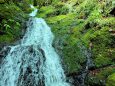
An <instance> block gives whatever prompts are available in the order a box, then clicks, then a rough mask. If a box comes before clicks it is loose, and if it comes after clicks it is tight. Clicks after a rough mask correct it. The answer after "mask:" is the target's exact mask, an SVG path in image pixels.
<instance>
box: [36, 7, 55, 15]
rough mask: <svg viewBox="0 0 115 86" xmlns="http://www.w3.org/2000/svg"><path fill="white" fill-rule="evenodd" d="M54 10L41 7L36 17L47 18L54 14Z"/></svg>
mask: <svg viewBox="0 0 115 86" xmlns="http://www.w3.org/2000/svg"><path fill="white" fill-rule="evenodd" d="M54 12H55V8H54V7H53V6H42V7H41V8H40V9H39V14H38V15H37V16H38V17H48V15H49V16H51V15H52V14H54Z"/></svg>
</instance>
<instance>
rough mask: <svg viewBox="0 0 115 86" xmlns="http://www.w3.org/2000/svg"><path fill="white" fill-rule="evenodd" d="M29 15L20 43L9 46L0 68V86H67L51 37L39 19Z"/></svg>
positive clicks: (33, 13)
mask: <svg viewBox="0 0 115 86" xmlns="http://www.w3.org/2000/svg"><path fill="white" fill-rule="evenodd" d="M36 12H37V9H35V8H34V11H33V12H32V13H31V14H30V16H32V17H31V18H30V19H29V21H28V25H27V26H28V28H27V32H26V34H25V36H24V37H23V39H22V40H21V44H19V45H16V46H11V50H10V52H9V54H8V55H7V56H6V57H5V58H4V60H3V62H2V64H1V65H0V86H70V85H69V84H68V83H66V78H65V75H64V71H63V69H62V66H61V63H60V59H59V56H58V54H57V53H56V52H55V50H54V48H53V47H52V41H53V38H54V36H53V34H52V32H51V30H50V27H49V26H48V25H47V24H46V22H45V21H44V20H43V19H42V18H36V17H34V16H35V15H36Z"/></svg>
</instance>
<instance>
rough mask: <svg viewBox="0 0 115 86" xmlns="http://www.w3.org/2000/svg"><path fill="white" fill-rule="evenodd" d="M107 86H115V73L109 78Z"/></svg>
mask: <svg viewBox="0 0 115 86" xmlns="http://www.w3.org/2000/svg"><path fill="white" fill-rule="evenodd" d="M106 86H115V73H113V74H112V75H110V76H109V77H108V79H107V83H106Z"/></svg>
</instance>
